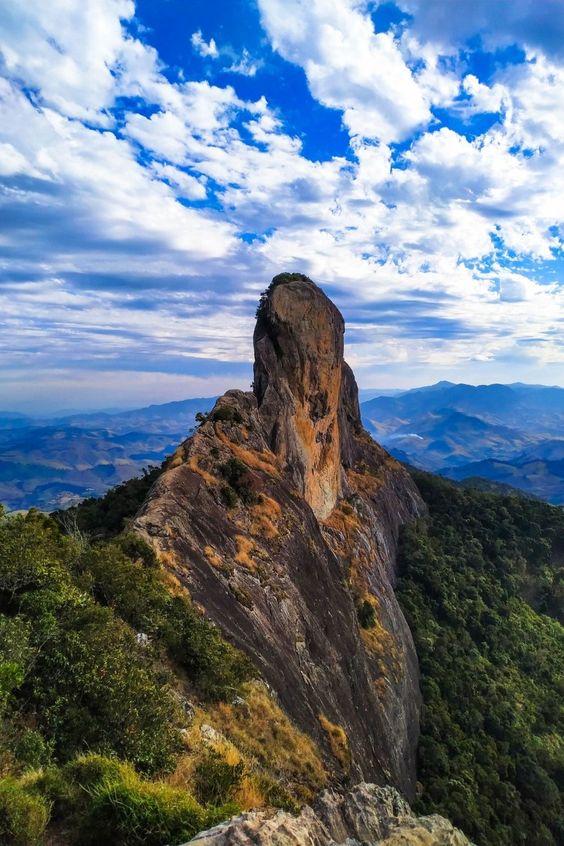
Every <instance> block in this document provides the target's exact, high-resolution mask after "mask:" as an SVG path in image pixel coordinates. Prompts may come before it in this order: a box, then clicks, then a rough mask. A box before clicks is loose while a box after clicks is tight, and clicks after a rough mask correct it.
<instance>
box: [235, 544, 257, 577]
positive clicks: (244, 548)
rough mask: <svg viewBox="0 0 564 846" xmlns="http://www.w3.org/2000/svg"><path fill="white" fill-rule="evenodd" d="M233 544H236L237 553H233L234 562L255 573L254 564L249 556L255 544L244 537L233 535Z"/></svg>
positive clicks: (255, 566)
mask: <svg viewBox="0 0 564 846" xmlns="http://www.w3.org/2000/svg"><path fill="white" fill-rule="evenodd" d="M235 542H236V543H237V552H236V553H235V561H236V562H237V564H242V565H243V567H246V568H247V570H251V572H253V573H254V572H255V571H256V569H257V565H256V562H255V560H254V558H252V557H251V554H252V553H253V552H254V550H255V547H256V545H255V542H254V541H253V540H251V538H246V537H245V536H244V535H235Z"/></svg>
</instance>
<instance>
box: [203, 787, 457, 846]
mask: <svg viewBox="0 0 564 846" xmlns="http://www.w3.org/2000/svg"><path fill="white" fill-rule="evenodd" d="M190 843H191V844H194V846H249V844H253V846H472V844H470V842H469V841H468V840H467V839H466V837H465V836H464V835H463V834H462V832H461V831H459V830H458V829H456V828H454V827H453V826H452V825H451V823H449V822H448V820H446V819H444V817H439V816H437V815H433V816H429V817H415V816H413V814H412V813H411V811H410V808H409V806H408V805H407V803H406V802H404V800H403V799H402V798H401V797H400V795H399V794H398V793H397V791H396V790H394V789H393V788H391V787H376V786H375V785H373V784H359V785H358V786H357V787H355V788H354V790H352V791H351V792H350V793H347V794H344V795H343V794H340V793H337V792H336V791H334V790H326V791H325V792H324V793H322V794H321V796H320V797H319V799H318V800H317V802H316V803H315V805H314V806H313V807H309V806H306V807H305V808H303V810H302V811H301V813H300V814H299V815H298V816H297V817H293V816H291V815H290V814H288V813H286V812H285V811H278V812H277V813H275V814H273V813H270V814H269V813H268V812H265V811H251V812H249V813H246V814H242V815H241V816H240V817H235V818H234V819H232V820H228V821H227V822H225V823H222V824H221V825H218V826H216V827H215V828H212V829H210V830H209V831H204V832H202V833H201V834H199V835H198V836H197V837H195V838H194V839H193V840H191V841H190Z"/></svg>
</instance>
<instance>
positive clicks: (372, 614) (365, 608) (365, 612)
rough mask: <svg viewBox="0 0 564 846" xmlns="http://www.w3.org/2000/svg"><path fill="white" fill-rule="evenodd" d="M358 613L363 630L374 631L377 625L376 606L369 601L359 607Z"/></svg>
mask: <svg viewBox="0 0 564 846" xmlns="http://www.w3.org/2000/svg"><path fill="white" fill-rule="evenodd" d="M356 613H357V616H358V622H359V623H360V625H361V626H362V628H363V629H373V628H374V626H375V625H376V611H375V610H374V606H373V605H372V603H371V602H369V601H368V600H367V599H365V600H364V602H362V603H361V604H360V605H358V606H357V609H356Z"/></svg>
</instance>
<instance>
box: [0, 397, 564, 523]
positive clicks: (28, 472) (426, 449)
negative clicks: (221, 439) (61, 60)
mask: <svg viewBox="0 0 564 846" xmlns="http://www.w3.org/2000/svg"><path fill="white" fill-rule="evenodd" d="M361 399H364V400H365V401H364V402H362V404H361V409H362V415H363V421H364V424H365V426H366V428H367V429H368V430H369V431H370V432H371V434H372V435H373V436H374V437H375V438H376V439H377V440H379V441H380V442H381V443H383V445H384V446H385V447H386V448H387V449H388V450H389V451H390V452H391V453H392V454H393V455H395V456H396V457H397V458H398V459H399V460H400V461H405V462H407V463H409V464H413V465H414V466H416V467H420V468H422V469H425V470H432V471H433V472H436V473H441V474H443V475H446V476H449V477H450V478H453V479H457V480H463V479H466V478H470V477H474V476H481V477H483V478H484V479H487V480H489V481H490V482H499V483H502V484H509V485H512V486H514V487H516V488H520V489H521V490H523V491H526V492H527V493H529V494H535V495H537V496H540V497H543V498H546V499H548V500H549V501H550V502H553V503H557V504H564V390H563V389H562V388H558V387H547V386H544V385H525V384H522V383H515V384H513V385H499V384H495V385H478V386H475V385H465V384H456V383H453V382H447V381H441V382H437V383H436V384H434V385H427V386H424V387H421V388H417V389H413V390H409V391H403V392H402V391H393V390H386V391H385V392H378V390H377V389H364V390H363V391H362V392H361ZM214 401H215V398H214V397H203V398H194V399H187V400H181V401H178V402H169V403H165V404H162V405H150V406H147V407H144V408H137V409H133V410H127V411H118V412H112V411H109V410H105V411H100V412H88V413H86V412H75V413H72V414H69V415H64V416H61V417H58V418H52V417H50V418H45V419H40V418H34V417H31V416H28V415H24V414H17V413H15V412H2V411H0V502H2V503H4V504H5V505H6V506H7V507H8V508H10V509H19V508H30V507H31V506H36V507H39V508H42V509H45V510H52V509H55V508H61V507H65V506H66V505H70V504H72V503H74V502H77V501H78V500H80V499H82V498H84V497H85V496H92V495H100V494H102V493H104V492H105V491H106V490H107V489H108V488H109V487H112V486H113V485H115V484H119V483H120V482H123V481H125V480H126V479H128V478H130V477H132V476H134V475H136V474H138V473H139V472H140V471H141V470H142V468H144V467H147V466H149V465H152V464H160V463H161V462H162V461H163V459H164V458H165V457H166V456H167V455H168V454H170V453H171V452H172V451H173V450H174V449H175V447H176V446H177V444H178V443H179V442H180V441H182V440H183V439H184V438H185V437H186V436H187V434H188V433H189V431H190V429H191V428H192V427H193V426H194V418H195V414H196V413H197V412H198V411H207V410H209V409H210V408H211V406H212V405H213V403H214Z"/></svg>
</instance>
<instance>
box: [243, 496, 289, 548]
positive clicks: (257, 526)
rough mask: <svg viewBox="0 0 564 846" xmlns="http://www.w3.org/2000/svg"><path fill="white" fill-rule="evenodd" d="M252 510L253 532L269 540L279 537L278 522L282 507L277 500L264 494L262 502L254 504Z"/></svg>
mask: <svg viewBox="0 0 564 846" xmlns="http://www.w3.org/2000/svg"><path fill="white" fill-rule="evenodd" d="M250 510H251V514H252V518H253V519H252V520H251V525H250V531H251V534H253V535H259V536H260V537H264V538H268V539H269V540H272V538H275V537H277V535H278V534H279V532H278V525H277V524H278V520H279V519H280V515H281V513H282V509H281V507H280V505H279V504H278V503H277V502H276V500H274V499H272V498H271V497H269V496H264V494H263V496H262V498H261V500H260V502H257V503H256V504H255V505H253V506H252V507H251V509H250Z"/></svg>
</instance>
